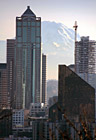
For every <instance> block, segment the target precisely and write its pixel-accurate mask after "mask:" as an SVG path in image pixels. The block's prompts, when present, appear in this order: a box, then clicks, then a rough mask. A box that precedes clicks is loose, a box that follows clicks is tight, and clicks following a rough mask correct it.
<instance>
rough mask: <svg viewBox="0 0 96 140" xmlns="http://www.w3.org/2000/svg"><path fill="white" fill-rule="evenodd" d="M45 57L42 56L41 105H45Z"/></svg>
mask: <svg viewBox="0 0 96 140" xmlns="http://www.w3.org/2000/svg"><path fill="white" fill-rule="evenodd" d="M46 86H47V85H46V55H44V54H42V103H44V104H45V105H46V104H47V88H46Z"/></svg>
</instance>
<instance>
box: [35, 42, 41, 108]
mask: <svg viewBox="0 0 96 140" xmlns="http://www.w3.org/2000/svg"><path fill="white" fill-rule="evenodd" d="M36 48H40V44H36ZM39 108H40V107H39Z"/></svg>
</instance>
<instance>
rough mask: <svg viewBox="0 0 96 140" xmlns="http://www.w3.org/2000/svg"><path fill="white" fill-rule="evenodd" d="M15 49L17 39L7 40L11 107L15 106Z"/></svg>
mask: <svg viewBox="0 0 96 140" xmlns="http://www.w3.org/2000/svg"><path fill="white" fill-rule="evenodd" d="M14 48H15V39H8V40H7V70H8V93H9V97H10V107H13V106H14V100H15V97H14V96H15V95H14Z"/></svg>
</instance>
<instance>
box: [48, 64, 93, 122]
mask: <svg viewBox="0 0 96 140" xmlns="http://www.w3.org/2000/svg"><path fill="white" fill-rule="evenodd" d="M58 78H59V80H58V102H57V103H55V104H54V105H53V106H51V107H50V109H49V117H50V119H52V120H53V121H55V120H56V118H58V120H62V117H63V115H64V114H65V115H66V116H67V118H68V119H69V120H72V121H74V122H75V121H76V122H77V121H80V120H79V118H80V117H81V118H82V120H83V119H85V116H86V119H87V121H90V122H93V121H95V89H94V88H93V87H92V86H91V85H89V84H88V83H87V82H86V81H85V80H83V79H82V78H80V77H79V76H78V75H77V74H76V73H75V72H73V71H72V70H71V69H69V68H68V67H67V66H65V65H59V75H58ZM85 114H86V115H85Z"/></svg>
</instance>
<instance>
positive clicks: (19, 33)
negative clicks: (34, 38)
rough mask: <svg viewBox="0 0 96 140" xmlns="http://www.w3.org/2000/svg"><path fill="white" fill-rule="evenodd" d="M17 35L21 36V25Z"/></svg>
mask: <svg viewBox="0 0 96 140" xmlns="http://www.w3.org/2000/svg"><path fill="white" fill-rule="evenodd" d="M17 36H21V27H18V28H17Z"/></svg>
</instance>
